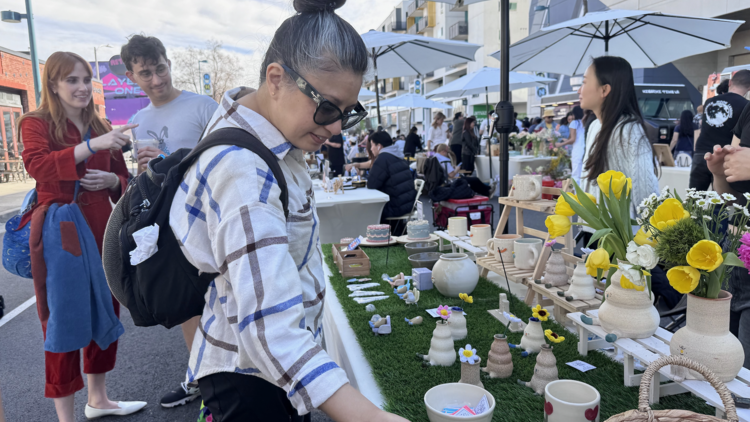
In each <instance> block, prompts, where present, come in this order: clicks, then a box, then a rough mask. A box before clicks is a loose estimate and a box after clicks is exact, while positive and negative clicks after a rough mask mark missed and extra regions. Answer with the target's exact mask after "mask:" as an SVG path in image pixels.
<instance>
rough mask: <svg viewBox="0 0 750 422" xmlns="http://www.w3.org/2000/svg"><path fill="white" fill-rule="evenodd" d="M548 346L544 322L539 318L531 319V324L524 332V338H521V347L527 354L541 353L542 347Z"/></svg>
mask: <svg viewBox="0 0 750 422" xmlns="http://www.w3.org/2000/svg"><path fill="white" fill-rule="evenodd" d="M546 344H547V340H545V337H544V329H543V328H542V322H541V321H539V320H538V319H537V318H533V317H532V318H529V324H528V325H527V326H526V328H524V330H523V337H521V344H519V346H520V347H521V349H523V350H524V351H526V352H529V353H539V351H540V350H542V346H544V345H546Z"/></svg>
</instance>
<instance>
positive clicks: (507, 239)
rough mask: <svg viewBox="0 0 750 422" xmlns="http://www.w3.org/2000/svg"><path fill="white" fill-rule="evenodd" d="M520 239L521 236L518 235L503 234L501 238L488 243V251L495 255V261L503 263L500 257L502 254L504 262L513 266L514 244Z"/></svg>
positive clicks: (490, 240)
mask: <svg viewBox="0 0 750 422" xmlns="http://www.w3.org/2000/svg"><path fill="white" fill-rule="evenodd" d="M520 238H521V235H518V234H501V235H500V236H499V237H495V238H492V239H489V240H488V241H487V243H486V245H487V250H488V251H492V252H494V253H495V261H497V262H501V261H500V255H501V252H502V256H503V259H502V262H503V263H506V264H512V263H513V243H514V242H515V241H516V240H517V239H520Z"/></svg>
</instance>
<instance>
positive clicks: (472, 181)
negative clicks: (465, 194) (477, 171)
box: [464, 177, 492, 197]
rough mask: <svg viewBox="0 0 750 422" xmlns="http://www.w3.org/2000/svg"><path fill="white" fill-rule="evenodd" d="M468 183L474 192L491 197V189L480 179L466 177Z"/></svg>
mask: <svg viewBox="0 0 750 422" xmlns="http://www.w3.org/2000/svg"><path fill="white" fill-rule="evenodd" d="M464 179H466V181H467V182H469V187H470V188H471V190H473V191H474V192H476V193H478V194H480V195H482V196H487V197H489V196H490V194H491V193H492V192H490V187H489V186H488V185H486V184H484V182H482V181H481V180H479V178H478V177H464Z"/></svg>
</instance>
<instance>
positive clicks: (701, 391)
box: [568, 310, 750, 421]
mask: <svg viewBox="0 0 750 422" xmlns="http://www.w3.org/2000/svg"><path fill="white" fill-rule="evenodd" d="M598 312H599V311H596V310H592V311H587V312H586V314H588V315H589V316H593V317H595V316H598ZM581 315H582V313H580V312H573V313H569V314H568V319H570V320H571V321H573V323H575V324H576V326H577V327H578V352H579V353H580V354H581V355H583V356H586V355H587V354H588V351H589V350H592V349H600V348H604V347H611V346H612V345H614V346H615V347H616V348H617V349H618V350H619V351H620V352H622V355H623V371H624V373H623V382H624V384H625V386H626V387H636V386H638V385H639V384H640V382H641V374H636V373H635V359H638V360H639V361H640V363H641V365H643V366H648V365H650V364H651V362H653V361H655V360H657V359H659V358H660V357H662V356H665V355H669V354H670V351H669V343H670V342H671V341H672V333H670V332H669V331H667V330H665V329H663V328H661V327H659V328H657V329H656V333H655V334H654V335H653V336H651V337H649V338H644V339H629V338H623V339H617V340H616V341H615V342H614V343H613V344H610V343H607V342H606V341H604V340H603V338H604V337H605V336H606V335H607V333H606V332H605V331H604V329H603V328H602V327H601V326H598V325H586V324H584V323H583V322H582V321H581ZM589 333H592V334H594V335H596V336H598V337H599V338H597V339H594V340H589ZM664 381H671V382H667V383H663V382H664ZM749 382H750V370H748V369H746V368H742V369H741V370H740V373H739V374H738V375H737V378H735V379H734V380H732V381H730V382H727V383H725V384H726V386H727V388H728V389H729V391H731V392H732V393H734V394H736V395H737V396H739V397H750V386H748V383H749ZM688 391H689V392H691V393H693V394H695V395H696V396H698V397H700V398H702V399H704V400H706V402H708V404H709V405H711V406H713V407H715V408H716V415H717V416H718V417H723V416H724V404H723V403H722V401H721V399H720V398H719V395H718V393H716V390H714V388H713V387H711V384H709V383H708V382H707V381H699V380H693V379H687V380H683V381H676V380H675V375H674V374H672V372H671V366H665V367H664V368H662V369H660V370H659V372H657V373H656V374H655V375H654V380H653V382H651V391H650V392H649V399H648V401H649V403H659V398H660V397H664V396H669V395H673V394H680V393H684V392H688ZM737 416H739V419H740V420H741V421H750V409H737Z"/></svg>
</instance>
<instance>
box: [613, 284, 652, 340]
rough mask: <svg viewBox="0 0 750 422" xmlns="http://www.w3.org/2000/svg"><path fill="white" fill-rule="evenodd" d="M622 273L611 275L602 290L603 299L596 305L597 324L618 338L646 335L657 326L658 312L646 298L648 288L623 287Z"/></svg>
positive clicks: (648, 335)
mask: <svg viewBox="0 0 750 422" xmlns="http://www.w3.org/2000/svg"><path fill="white" fill-rule="evenodd" d="M621 276H622V273H621V272H620V270H617V271H616V272H615V273H614V274H612V282H611V284H610V285H609V287H607V290H605V291H604V302H603V303H602V305H601V306H600V307H599V323H600V324H601V325H602V328H603V329H604V331H606V332H608V333H610V334H615V335H617V338H648V337H651V336H652V335H654V333H655V332H656V329H657V328H659V312H658V311H657V310H656V308H655V307H654V304H653V302H652V300H651V298H650V297H649V294H648V290H647V289H645V290H643V291H640V292H639V291H638V290H635V289H624V288H622V286H621V285H620V277H621Z"/></svg>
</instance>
